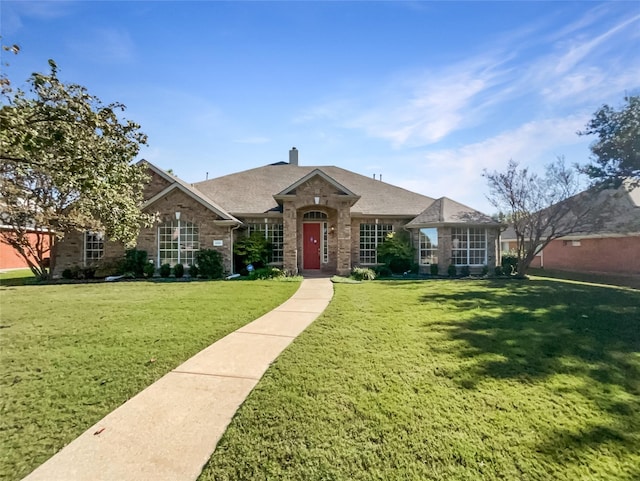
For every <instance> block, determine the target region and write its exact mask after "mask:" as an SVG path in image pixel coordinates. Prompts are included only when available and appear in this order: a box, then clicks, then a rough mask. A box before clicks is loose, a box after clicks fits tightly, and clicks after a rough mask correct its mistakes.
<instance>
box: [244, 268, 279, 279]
mask: <svg viewBox="0 0 640 481" xmlns="http://www.w3.org/2000/svg"><path fill="white" fill-rule="evenodd" d="M278 277H286V275H285V272H284V271H283V270H282V269H278V268H277V267H261V268H260V269H256V270H254V271H251V273H250V274H249V279H251V280H258V279H275V278H278Z"/></svg>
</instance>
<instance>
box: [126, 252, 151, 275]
mask: <svg viewBox="0 0 640 481" xmlns="http://www.w3.org/2000/svg"><path fill="white" fill-rule="evenodd" d="M148 263H149V262H148V261H147V251H142V250H140V251H139V250H138V249H127V250H126V251H125V253H124V259H123V261H122V267H121V268H120V271H121V273H122V274H133V275H134V276H135V277H144V272H145V271H144V269H145V266H146V265H147V264H148Z"/></svg>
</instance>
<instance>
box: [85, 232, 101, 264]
mask: <svg viewBox="0 0 640 481" xmlns="http://www.w3.org/2000/svg"><path fill="white" fill-rule="evenodd" d="M103 257H104V235H103V234H101V233H100V232H85V233H84V263H85V264H93V263H95V262H98V261H99V260H100V259H102V258H103Z"/></svg>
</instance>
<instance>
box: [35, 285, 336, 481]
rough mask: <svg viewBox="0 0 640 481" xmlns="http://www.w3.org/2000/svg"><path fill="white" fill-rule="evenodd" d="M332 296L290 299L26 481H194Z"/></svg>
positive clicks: (323, 289) (309, 290)
mask: <svg viewBox="0 0 640 481" xmlns="http://www.w3.org/2000/svg"><path fill="white" fill-rule="evenodd" d="M332 297H333V284H332V283H331V281H330V280H329V279H325V278H318V279H304V280H303V281H302V283H301V284H300V287H299V288H298V290H297V291H296V292H295V294H294V295H293V296H292V297H291V298H289V299H288V300H287V301H285V302H284V303H283V304H281V305H280V306H278V307H277V308H275V309H274V310H272V311H270V312H268V313H267V314H265V315H264V316H262V317H260V318H258V319H256V320H254V321H252V322H250V323H249V324H247V325H245V326H243V327H241V328H240V329H238V330H237V331H234V332H232V333H231V334H229V335H227V336H226V337H224V338H222V339H220V340H218V341H217V342H215V343H214V344H212V345H211V346H209V347H207V348H206V349H204V350H203V351H200V352H199V353H198V354H196V355H195V356H193V357H192V358H190V359H189V360H187V361H186V362H184V363H183V364H181V365H180V366H178V367H176V368H175V369H174V370H173V371H171V372H169V373H168V374H166V375H165V376H163V377H162V378H160V379H159V380H158V381H156V382H155V383H153V384H152V385H151V386H149V387H147V388H146V389H144V390H143V391H141V392H140V393H138V394H137V395H135V396H134V397H132V398H131V399H130V400H128V401H127V402H125V403H124V404H123V405H122V406H120V407H119V408H117V409H116V410H115V411H113V412H112V413H110V414H108V415H107V416H105V417H104V418H103V419H102V420H100V421H99V422H98V423H96V424H95V425H93V426H92V427H90V428H89V429H88V430H87V431H85V432H84V433H83V434H81V435H80V436H79V437H78V438H76V439H75V440H74V441H72V442H71V443H70V444H68V445H67V446H66V447H64V448H63V449H62V450H61V451H59V452H58V453H57V454H55V455H54V456H53V457H52V458H50V459H49V460H48V461H46V462H45V463H44V464H42V465H41V466H40V467H38V468H36V469H35V470H34V471H33V472H32V473H31V474H29V475H28V476H27V477H25V478H24V481H40V480H42V481H56V480H59V481H147V480H148V481H152V480H154V481H158V480H160V481H163V480H166V481H175V480H180V481H187V480H196V479H197V478H198V476H199V475H200V473H201V471H202V468H203V466H204V465H205V464H206V463H207V461H208V460H209V458H210V457H211V455H212V454H213V452H214V450H215V448H216V446H217V444H218V441H219V440H220V438H221V437H222V435H223V434H224V432H225V430H226V428H227V426H228V425H229V423H230V422H231V419H232V418H233V416H234V414H235V413H236V411H237V410H238V408H239V407H240V405H241V404H242V403H243V402H244V400H245V399H246V397H247V396H248V395H249V393H250V392H251V390H252V389H253V388H254V387H255V385H256V384H257V383H258V382H259V380H260V378H262V376H263V374H264V373H265V371H266V370H267V369H268V368H269V366H270V365H271V363H272V362H273V361H274V360H275V359H276V358H277V357H278V356H279V355H280V353H281V352H282V351H283V350H284V349H285V348H286V347H287V346H288V345H289V344H290V343H291V342H292V341H293V340H294V339H295V338H296V337H297V336H298V335H299V334H300V333H301V332H302V331H304V329H306V327H307V326H309V324H311V323H312V322H313V321H314V320H315V319H316V318H317V317H318V316H319V315H320V314H321V313H322V312H323V311H324V309H325V308H326V307H327V305H328V304H329V302H330V300H331V298H332Z"/></svg>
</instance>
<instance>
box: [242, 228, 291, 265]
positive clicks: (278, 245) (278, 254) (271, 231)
mask: <svg viewBox="0 0 640 481" xmlns="http://www.w3.org/2000/svg"><path fill="white" fill-rule="evenodd" d="M254 232H261V233H262V235H263V236H264V237H265V239H267V241H269V243H270V244H271V262H270V264H278V265H280V264H282V263H283V262H284V224H283V223H282V222H279V223H278V222H269V221H268V220H266V219H265V222H264V223H259V222H254V223H250V224H248V229H247V236H250V235H251V234H253V233H254Z"/></svg>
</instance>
